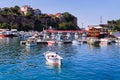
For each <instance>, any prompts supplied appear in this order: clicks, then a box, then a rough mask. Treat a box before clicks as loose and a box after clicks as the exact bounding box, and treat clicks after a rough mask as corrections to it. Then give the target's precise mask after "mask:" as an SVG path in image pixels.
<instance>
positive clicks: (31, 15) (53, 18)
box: [0, 5, 79, 31]
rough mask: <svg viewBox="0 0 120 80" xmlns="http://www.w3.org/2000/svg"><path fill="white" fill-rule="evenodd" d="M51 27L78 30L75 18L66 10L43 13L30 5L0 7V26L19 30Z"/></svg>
mask: <svg viewBox="0 0 120 80" xmlns="http://www.w3.org/2000/svg"><path fill="white" fill-rule="evenodd" d="M49 27H52V28H53V29H58V30H78V29H79V27H78V26H77V18H76V17H75V16H73V15H72V14H70V13H68V12H64V13H56V14H43V13H41V10H39V9H33V8H31V7H30V6H27V5H26V6H23V7H21V8H20V7H19V6H14V7H11V8H8V7H5V8H0V28H1V29H6V28H7V29H12V28H14V29H18V30H19V31H21V30H23V31H29V30H36V31H42V30H43V28H44V29H48V28H49Z"/></svg>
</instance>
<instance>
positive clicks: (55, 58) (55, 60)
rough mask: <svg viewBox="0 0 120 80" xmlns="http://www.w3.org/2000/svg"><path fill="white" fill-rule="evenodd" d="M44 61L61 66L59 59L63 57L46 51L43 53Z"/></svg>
mask: <svg viewBox="0 0 120 80" xmlns="http://www.w3.org/2000/svg"><path fill="white" fill-rule="evenodd" d="M44 55H45V59H46V62H47V63H48V64H49V65H54V66H61V60H62V59H63V58H62V57H61V56H59V55H58V54H57V53H56V52H52V51H47V52H45V53H44Z"/></svg>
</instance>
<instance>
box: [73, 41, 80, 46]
mask: <svg viewBox="0 0 120 80" xmlns="http://www.w3.org/2000/svg"><path fill="white" fill-rule="evenodd" d="M72 44H73V45H79V44H81V41H78V40H73V41H72Z"/></svg>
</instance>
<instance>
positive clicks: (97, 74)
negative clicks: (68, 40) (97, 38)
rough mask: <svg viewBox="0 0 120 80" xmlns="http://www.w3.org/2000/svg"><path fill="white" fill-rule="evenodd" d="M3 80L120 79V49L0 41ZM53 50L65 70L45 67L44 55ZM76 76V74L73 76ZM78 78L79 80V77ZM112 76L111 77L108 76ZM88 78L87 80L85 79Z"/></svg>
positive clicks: (0, 66) (84, 45)
mask: <svg viewBox="0 0 120 80" xmlns="http://www.w3.org/2000/svg"><path fill="white" fill-rule="evenodd" d="M0 45H1V46H0V51H1V52H0V64H1V65H0V71H1V72H0V75H1V76H0V79H1V80H2V79H5V80H7V79H15V80H18V79H22V80H27V79H32V80H38V79H40V78H43V79H45V80H55V79H56V80H58V79H60V80H63V79H65V80H81V79H84V80H89V79H92V80H94V79H102V80H109V79H113V78H115V77H117V78H120V76H119V71H120V69H119V67H120V66H119V63H120V56H119V53H120V52H119V49H118V48H120V45H118V44H116V43H114V44H111V45H105V46H94V45H89V44H82V45H72V44H63V45H60V46H58V45H54V46H52V47H51V46H48V45H47V44H41V45H37V46H33V47H27V46H25V45H20V40H19V38H17V37H13V38H8V37H7V38H3V39H0ZM48 50H51V51H54V52H57V53H58V54H59V55H60V56H62V57H63V60H62V66H61V67H54V66H50V65H47V64H46V60H45V58H44V52H46V51H48ZM73 72H74V74H73ZM76 75H77V76H76ZM106 75H109V76H106ZM86 76H87V77H86Z"/></svg>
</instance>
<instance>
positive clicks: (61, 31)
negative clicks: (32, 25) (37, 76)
mask: <svg viewBox="0 0 120 80" xmlns="http://www.w3.org/2000/svg"><path fill="white" fill-rule="evenodd" d="M44 31H45V32H50V33H59V32H60V33H64V32H65V33H67V32H72V33H75V32H79V33H83V32H87V31H86V30H44Z"/></svg>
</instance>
